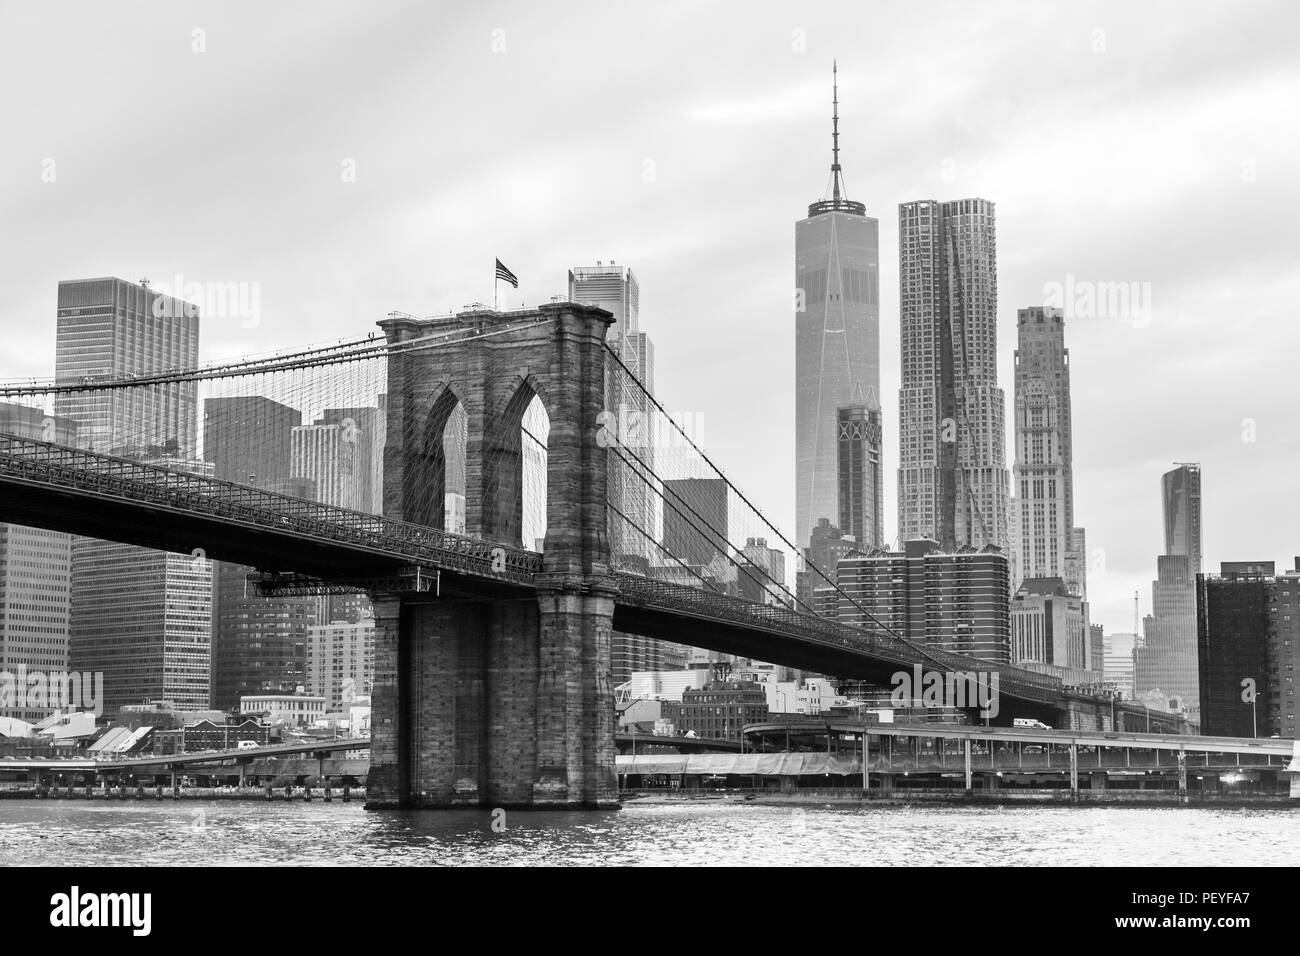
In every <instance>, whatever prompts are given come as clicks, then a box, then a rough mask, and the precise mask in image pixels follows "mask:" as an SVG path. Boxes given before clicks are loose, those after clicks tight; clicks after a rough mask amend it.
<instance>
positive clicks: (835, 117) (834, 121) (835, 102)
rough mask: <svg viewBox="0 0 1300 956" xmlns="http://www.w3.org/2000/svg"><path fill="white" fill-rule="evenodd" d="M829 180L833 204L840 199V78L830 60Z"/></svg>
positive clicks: (835, 65) (834, 64) (832, 61)
mask: <svg viewBox="0 0 1300 956" xmlns="http://www.w3.org/2000/svg"><path fill="white" fill-rule="evenodd" d="M831 180H832V186H831V188H832V190H833V193H832V195H831V198H832V199H833V200H834V201H835V202H839V199H840V77H839V64H838V63H837V62H836V61H835V60H831Z"/></svg>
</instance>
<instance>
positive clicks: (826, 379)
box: [794, 86, 880, 547]
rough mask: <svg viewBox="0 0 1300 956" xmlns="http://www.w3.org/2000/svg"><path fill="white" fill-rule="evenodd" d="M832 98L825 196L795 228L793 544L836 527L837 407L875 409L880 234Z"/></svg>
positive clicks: (877, 403) (804, 543)
mask: <svg viewBox="0 0 1300 956" xmlns="http://www.w3.org/2000/svg"><path fill="white" fill-rule="evenodd" d="M838 101H839V95H838V86H837V87H836V92H835V96H834V111H833V114H832V116H833V119H832V122H833V127H832V137H833V139H832V144H833V146H832V149H833V152H832V163H831V190H830V193H831V195H830V198H828V199H822V200H820V201H818V202H815V203H813V204H812V205H810V206H809V207H808V217H807V218H806V219H801V220H799V221H798V222H796V223H795V227H794V250H795V251H794V258H795V275H794V280H795V343H794V349H795V355H794V362H795V542H796V543H797V544H798V545H799V546H800V547H806V546H807V545H808V543H809V540H810V536H811V534H812V530H813V528H815V527H816V526H817V523H818V522H819V521H820V520H821V519H822V518H825V519H827V520H828V521H829V522H831V523H832V524H833V523H835V522H836V521H838V520H839V514H840V492H839V409H841V408H843V407H845V406H847V405H852V404H855V403H861V404H865V405H867V406H868V407H869V408H879V407H880V268H879V264H880V236H879V223H878V222H877V221H876V220H875V219H872V218H871V217H869V216H868V215H867V210H866V206H865V205H863V204H862V203H860V202H854V201H852V200H850V199H849V198H848V194H847V191H846V189H845V187H844V181H843V176H842V173H841V169H840V161H839V108H838Z"/></svg>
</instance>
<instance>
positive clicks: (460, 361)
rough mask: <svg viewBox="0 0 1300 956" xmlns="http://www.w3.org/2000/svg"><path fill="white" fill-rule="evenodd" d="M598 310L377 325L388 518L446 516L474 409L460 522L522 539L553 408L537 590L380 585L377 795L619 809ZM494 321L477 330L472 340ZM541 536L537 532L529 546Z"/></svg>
mask: <svg viewBox="0 0 1300 956" xmlns="http://www.w3.org/2000/svg"><path fill="white" fill-rule="evenodd" d="M611 322H612V316H611V315H610V313H608V312H606V311H605V310H603V309H599V308H595V307H591V306H582V305H575V304H572V303H553V304H548V305H544V306H542V307H541V308H539V309H537V310H532V311H527V312H513V313H508V314H502V313H496V312H488V311H480V312H465V313H461V314H459V315H456V316H454V317H452V316H448V317H446V318H439V319H431V320H418V319H413V318H409V317H393V318H390V319H387V320H385V321H382V322H380V323H379V325H380V326H381V327H382V328H383V330H384V333H385V335H386V336H387V338H388V341H389V343H390V344H396V343H403V342H406V343H412V342H413V340H416V339H428V340H429V344H430V346H433V345H434V343H437V344H436V347H429V348H422V347H420V343H416V344H415V346H414V347H412V348H410V350H409V351H401V352H395V353H393V354H391V355H390V357H389V367H388V398H387V413H388V427H387V447H386V449H385V453H384V514H385V515H386V516H387V517H390V518H398V519H401V520H405V521H409V522H414V523H418V524H423V525H427V526H431V527H435V528H442V527H443V523H444V511H443V503H444V491H445V489H446V487H447V480H448V473H447V469H448V462H447V456H446V454H445V452H444V444H443V436H444V430H445V429H446V428H447V425H448V422H449V420H450V419H451V417H452V415H453V413H454V412H455V411H456V409H457V406H459V408H460V409H461V410H462V411H463V413H464V415H465V418H466V420H467V428H466V442H465V450H464V452H465V454H464V476H465V484H464V490H465V527H464V533H465V534H467V535H469V536H471V537H478V538H482V539H485V540H487V541H492V542H498V543H500V544H502V545H513V546H514V547H519V546H520V544H521V533H522V527H523V517H522V516H523V507H522V498H523V487H522V477H521V476H522V460H523V454H522V452H521V445H520V429H521V426H522V423H523V416H524V412H525V410H526V409H527V408H528V406H529V404H530V402H532V400H533V399H534V397H536V398H537V399H539V400H540V401H541V402H542V404H543V405H544V406H545V408H546V411H547V413H548V415H549V416H550V423H551V424H550V432H549V436H548V438H547V440H546V446H547V469H546V475H547V502H546V535H545V540H544V545H543V558H542V571H541V573H540V574H539V575H538V576H537V589H536V591H535V592H531V591H525V590H519V591H516V592H513V593H512V592H509V591H505V590H503V591H502V592H501V593H499V594H493V593H490V592H489V593H484V592H483V590H482V589H481V587H480V588H479V589H478V591H477V593H476V592H475V589H473V588H466V589H464V590H463V591H460V592H459V593H458V591H457V587H456V583H455V581H454V576H453V578H451V579H449V578H448V576H447V575H446V574H445V573H444V576H443V581H442V584H441V586H440V588H439V589H438V593H437V594H436V595H435V594H430V593H423V594H417V593H411V592H404V593H396V592H388V593H375V594H372V597H373V598H374V604H375V666H374V685H373V697H372V700H373V709H372V718H371V751H370V753H371V766H370V776H369V783H368V787H367V806H369V807H375V808H380V807H449V806H490V807H510V806H514V807H538V808H541V807H606V806H617V805H618V789H617V779H616V776H615V771H614V733H613V731H614V726H613V725H614V707H613V689H612V687H611V686H610V680H609V673H610V659H609V654H610V632H611V629H612V622H613V613H614V598H615V596H616V594H617V588H616V587H615V585H614V583H613V579H612V578H611V576H610V569H609V544H608V537H607V528H606V521H607V517H606V499H605V486H606V476H607V472H606V461H605V455H606V452H605V449H604V448H603V447H601V446H600V445H599V444H598V443H597V441H596V433H597V416H598V415H599V414H600V412H601V411H602V410H603V408H604V402H605V398H604V396H605V367H606V364H605V363H606V350H605V333H606V331H607V329H608V328H609V325H610V324H611ZM473 333H481V334H477V335H475V337H473V338H469V337H467V336H469V335H470V334H473ZM528 544H529V546H531V544H532V542H528Z"/></svg>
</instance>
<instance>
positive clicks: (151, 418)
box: [54, 278, 199, 460]
mask: <svg viewBox="0 0 1300 956" xmlns="http://www.w3.org/2000/svg"><path fill="white" fill-rule="evenodd" d="M57 322H58V324H57V338H56V344H55V359H54V378H55V381H56V382H57V383H58V384H59V385H71V384H82V383H87V382H94V381H97V380H98V381H110V380H114V379H123V378H127V377H129V376H132V375H144V374H148V373H151V372H162V371H165V370H167V369H177V368H192V367H194V366H195V365H197V364H198V359H199V314H198V307H197V306H194V305H192V304H190V303H187V302H182V301H180V300H179V299H175V298H172V297H171V296H167V295H161V294H159V293H157V292H154V291H153V290H151V289H150V288H149V287H148V284H147V282H145V281H144V280H142V282H141V284H139V285H136V284H133V283H130V282H124V281H123V280H121V279H113V278H103V279H75V280H69V281H62V282H60V283H59V295H58V318H57ZM54 410H55V412H56V413H57V414H59V415H63V416H66V417H68V418H70V419H72V420H74V421H76V422H77V426H78V434H79V443H80V444H81V446H82V447H83V448H88V449H90V450H92V451H98V452H106V453H109V454H119V455H126V456H127V457H142V456H148V457H155V458H161V457H169V458H180V459H184V460H189V459H193V458H194V455H195V447H196V438H197V432H198V383H197V382H175V383H171V384H166V385H158V386H155V387H153V388H141V389H117V390H115V391H111V392H94V391H88V392H73V393H68V394H63V395H59V396H58V397H57V398H56V399H55V408H54Z"/></svg>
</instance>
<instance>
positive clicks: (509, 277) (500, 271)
mask: <svg viewBox="0 0 1300 956" xmlns="http://www.w3.org/2000/svg"><path fill="white" fill-rule="evenodd" d="M497 278H498V279H504V280H505V281H506V282H509V283H510V284H511V285H512V286H514V287H515V288H516V289H518V288H519V280H518V279H516V278H515V274H514V273H513V272H511V271H510V270H509V269H507V268H506V267H505V266H503V265H502V264H501V260H500V259H498V260H497Z"/></svg>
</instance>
